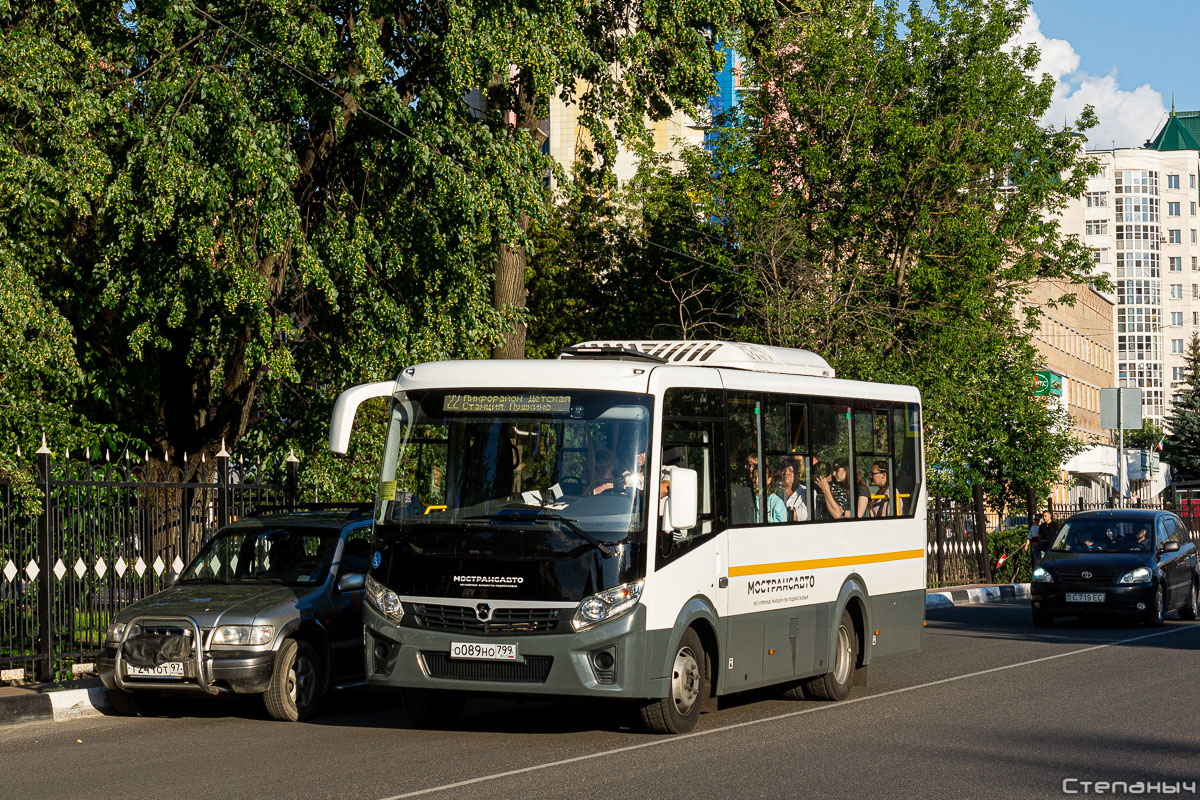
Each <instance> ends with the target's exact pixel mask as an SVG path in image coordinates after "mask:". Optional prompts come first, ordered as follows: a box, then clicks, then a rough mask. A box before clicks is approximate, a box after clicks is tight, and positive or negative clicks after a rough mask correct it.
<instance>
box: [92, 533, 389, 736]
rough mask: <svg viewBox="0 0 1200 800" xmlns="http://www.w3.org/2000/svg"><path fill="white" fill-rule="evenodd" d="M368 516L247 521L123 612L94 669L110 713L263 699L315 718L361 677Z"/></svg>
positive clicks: (273, 711) (285, 716)
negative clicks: (197, 701)
mask: <svg viewBox="0 0 1200 800" xmlns="http://www.w3.org/2000/svg"><path fill="white" fill-rule="evenodd" d="M370 554H371V517H370V514H369V512H368V511H366V510H363V509H355V510H353V511H346V510H340V511H334V510H322V511H311V512H302V513H293V514H283V515H276V516H264V517H250V518H247V519H243V520H239V521H238V522H235V523H233V524H232V525H229V526H227V527H225V528H223V529H221V530H220V531H218V532H217V534H216V535H215V536H214V537H213V538H212V539H210V540H209V541H208V542H207V543H206V544H205V545H204V547H202V548H201V550H200V552H199V554H198V555H197V556H196V557H195V558H194V559H192V562H191V563H190V564H188V565H187V567H186V568H185V569H184V570H183V572H182V573H181V574H180V575H179V577H178V579H177V580H175V581H174V582H173V584H172V585H171V586H170V587H169V588H167V589H164V590H163V591H161V592H158V593H157V594H153V595H150V596H149V597H146V598H143V599H142V600H139V601H137V602H136V603H133V604H132V605H130V606H128V607H126V608H125V609H123V610H122V611H121V612H120V613H119V614H117V615H116V617H115V618H114V619H113V623H112V625H111V626H110V627H109V629H108V633H107V635H106V636H105V642H104V649H103V652H102V654H101V656H100V658H99V659H98V662H97V666H98V668H99V671H100V677H101V678H102V679H103V681H104V685H105V686H106V687H107V688H108V690H109V697H110V699H111V700H112V705H113V708H114V709H115V710H116V711H117V712H118V713H122V714H138V713H145V712H146V711H148V710H149V708H150V703H151V701H152V698H153V697H155V696H156V695H158V694H160V693H165V692H175V693H184V692H193V693H200V694H204V693H207V694H210V695H216V694H220V693H227V692H234V693H238V694H250V693H253V694H262V696H263V700H264V702H265V703H266V707H267V711H268V712H269V713H270V715H271V716H272V717H274V718H275V719H280V720H292V721H295V720H301V719H306V718H308V717H310V716H312V714H313V713H314V712H315V711H316V710H317V707H318V705H319V704H320V701H321V698H322V696H323V695H324V694H325V691H326V689H327V688H328V687H329V686H331V685H332V686H340V685H346V684H348V683H355V682H359V681H361V680H362V679H363V623H362V594H363V582H364V580H365V574H366V571H367V567H368V566H369V561H370Z"/></svg>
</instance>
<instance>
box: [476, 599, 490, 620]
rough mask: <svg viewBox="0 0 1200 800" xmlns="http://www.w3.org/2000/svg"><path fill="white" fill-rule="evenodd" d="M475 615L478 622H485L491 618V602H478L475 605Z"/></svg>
mask: <svg viewBox="0 0 1200 800" xmlns="http://www.w3.org/2000/svg"><path fill="white" fill-rule="evenodd" d="M475 616H477V617H479V621H480V622H487V621H488V620H489V619H491V618H492V604H491V603H480V604H479V605H477V606H475Z"/></svg>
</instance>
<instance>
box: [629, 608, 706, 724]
mask: <svg viewBox="0 0 1200 800" xmlns="http://www.w3.org/2000/svg"><path fill="white" fill-rule="evenodd" d="M704 663H705V656H704V645H703V644H701V642H700V637H699V636H698V635H697V634H696V631H695V630H693V629H692V628H688V629H687V630H686V631H684V633H683V636H681V637H680V638H679V645H678V646H677V647H676V648H675V659H674V661H673V662H672V664H671V680H670V687H669V694H668V695H667V696H666V697H664V698H662V699H659V700H651V701H650V702H648V703H646V704H645V705H643V706H642V722H643V723H645V725H646V727H647V728H648V729H649V730H650V731H651V732H653V733H687V732H688V731H690V730H691V729H692V728H694V727H696V722H697V721H699V719H700V708H701V706H703V705H704V700H705V698H706V697H707V696H708V694H707V693H708V682H707V681H706V680H705V675H704Z"/></svg>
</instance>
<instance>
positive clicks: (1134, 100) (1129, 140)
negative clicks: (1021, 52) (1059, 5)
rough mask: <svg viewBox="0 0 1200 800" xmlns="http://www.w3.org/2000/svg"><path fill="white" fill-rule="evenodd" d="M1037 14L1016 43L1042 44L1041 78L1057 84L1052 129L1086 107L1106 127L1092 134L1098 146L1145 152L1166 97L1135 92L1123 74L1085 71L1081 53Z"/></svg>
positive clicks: (1145, 89) (1049, 120) (1142, 89)
mask: <svg viewBox="0 0 1200 800" xmlns="http://www.w3.org/2000/svg"><path fill="white" fill-rule="evenodd" d="M1041 27H1042V22H1041V20H1040V19H1038V16H1037V14H1035V13H1034V12H1033V10H1032V9H1030V11H1029V16H1028V17H1026V18H1025V24H1024V25H1022V26H1021V30H1020V32H1019V33H1018V34H1017V35H1016V36H1015V37H1014V38H1013V41H1012V43H1013V44H1022V45H1024V44H1036V45H1037V47H1038V51H1039V52H1040V53H1041V63H1040V64H1039V65H1038V70H1037V71H1038V73H1039V74H1041V73H1049V74H1050V76H1051V77H1052V78H1054V81H1055V83H1056V84H1057V85H1056V86H1055V88H1054V98H1053V99H1052V100H1051V102H1050V108H1049V109H1048V110H1047V111H1046V115H1045V116H1044V117H1042V122H1044V123H1045V124H1047V125H1054V126H1056V127H1062V126H1063V123H1064V122H1067V123H1072V124H1073V123H1074V122H1075V120H1076V119H1077V118H1078V117H1079V112H1080V111H1082V110H1083V107H1084V106H1085V105H1091V106H1092V107H1094V108H1095V109H1096V116H1097V117H1098V118H1099V120H1100V122H1099V124H1098V125H1097V126H1096V127H1095V128H1092V129H1091V130H1090V131H1089V132H1088V142H1089V145H1090V146H1092V147H1097V148H1107V147H1111V146H1113V143H1114V142H1115V143H1116V146H1117V147H1140V146H1141V144H1142V143H1143V142H1145V141H1146V140H1147V139H1149V138H1151V137H1153V136H1154V134H1155V133H1156V132H1157V131H1158V127H1159V126H1160V125H1161V124H1162V122H1163V118H1164V117H1165V115H1166V111H1167V109H1166V106H1165V105H1163V97H1162V95H1161V94H1160V93H1159V92H1157V91H1155V90H1154V89H1152V88H1151V87H1150V84H1145V85H1143V86H1139V87H1137V88H1136V89H1134V90H1132V91H1129V90H1125V89H1122V88H1121V86H1120V84H1119V83H1118V82H1117V69H1116V67H1113V70H1112V72H1110V73H1109V74H1108V75H1104V76H1098V75H1089V74H1088V73H1086V72H1083V71H1081V70H1080V69H1079V54H1078V53H1076V52H1075V48H1073V47H1072V46H1071V43H1070V42H1068V41H1067V40H1065V39H1049V38H1047V37H1046V35H1045V34H1043V33H1042V30H1041Z"/></svg>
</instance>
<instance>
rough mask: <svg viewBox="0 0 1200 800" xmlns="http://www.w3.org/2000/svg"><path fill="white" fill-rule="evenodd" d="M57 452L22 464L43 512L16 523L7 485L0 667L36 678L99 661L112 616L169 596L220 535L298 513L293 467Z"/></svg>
mask: <svg viewBox="0 0 1200 800" xmlns="http://www.w3.org/2000/svg"><path fill="white" fill-rule="evenodd" d="M53 447H54V445H53V443H50V444H49V445H48V446H47V447H45V448H43V449H42V451H40V452H39V453H38V454H37V455H36V456H35V457H34V459H33V461H32V462H29V461H23V462H21V468H23V469H27V470H29V472H30V473H31V474H36V475H37V476H38V477H37V481H36V483H37V486H38V488H39V489H40V490H41V492H42V494H43V495H44V498H45V499H44V500H43V503H42V507H41V510H40V511H39V512H38V513H36V514H34V515H33V516H31V517H23V516H17V515H16V514H15V513H13V512H12V511H11V510H12V509H14V508H15V507H16V506H15V504H14V502H13V494H12V487H10V486H9V485H8V484H6V483H3V482H0V576H3V580H0V639H2V641H3V646H0V669H24V670H26V672H27V673H35V674H36V676H37V678H38V679H39V680H50V679H53V678H57V677H70V676H71V675H72V674H73V673H72V664H74V663H88V662H92V661H94V660H95V656H96V654H97V651H98V649H99V646H100V644H101V642H102V640H103V636H104V631H105V630H106V629H107V627H108V625H109V623H110V622H111V620H112V616H113V614H115V613H116V612H117V611H119V610H120V609H121V608H123V607H124V606H126V605H128V604H129V603H131V602H133V601H135V600H138V599H140V598H142V597H145V596H146V595H148V594H151V593H153V592H156V591H159V590H160V589H162V588H163V586H164V581H165V580H166V577H167V575H166V573H167V571H168V568H169V569H170V571H172V572H175V573H180V572H182V571H183V569H184V566H185V565H186V564H187V563H188V562H189V561H191V559H192V558H193V557H194V556H195V555H196V554H197V552H199V550H200V548H201V547H202V546H203V544H204V542H205V541H207V540H208V538H210V537H211V536H212V535H213V534H214V533H215V532H216V531H217V529H218V528H219V527H220V526H221V525H223V524H227V523H228V522H229V521H230V520H232V519H240V518H242V517H246V516H250V515H251V514H253V513H256V510H259V509H262V508H264V507H268V508H274V509H276V510H281V511H282V510H287V509H289V508H294V507H295V500H296V496H295V489H294V487H295V485H296V465H295V463H285V462H283V461H280V462H279V463H277V464H274V465H272V464H262V463H257V462H250V461H241V460H240V459H230V458H228V457H225V456H222V457H216V458H213V457H208V458H205V459H197V458H191V459H189V460H186V461H182V460H180V461H174V462H172V463H171V464H164V463H162V462H150V461H149V460H148V458H147V457H137V456H134V455H133V454H127V453H123V452H122V453H111V454H110V455H109V457H108V458H105V457H104V453H105V448H104V447H103V446H100V447H93V448H91V449H90V451H89V450H88V449H85V448H81V449H80V450H74V449H72V452H71V454H70V456H68V455H67V453H66V452H65V451H59V452H53V453H52V452H50V451H51V450H52V449H53ZM92 455H95V456H96V458H95V460H91V458H90V457H91V456H92ZM80 456H83V457H84V458H83V459H81V458H80ZM18 458H19V457H18ZM168 565H169V567H168Z"/></svg>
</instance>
